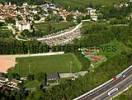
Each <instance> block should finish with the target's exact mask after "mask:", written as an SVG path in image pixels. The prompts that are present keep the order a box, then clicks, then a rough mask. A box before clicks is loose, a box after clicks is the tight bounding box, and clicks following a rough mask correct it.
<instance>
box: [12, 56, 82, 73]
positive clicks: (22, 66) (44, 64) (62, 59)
mask: <svg viewBox="0 0 132 100" xmlns="http://www.w3.org/2000/svg"><path fill="white" fill-rule="evenodd" d="M16 61H17V65H16V67H15V68H14V69H13V72H17V73H20V75H27V74H29V73H33V74H37V73H39V72H45V73H51V72H70V70H71V71H72V72H76V71H80V69H81V64H80V62H79V61H78V59H77V58H76V56H75V55H74V54H71V53H69V54H64V55H54V56H40V57H26V58H17V59H16Z"/></svg>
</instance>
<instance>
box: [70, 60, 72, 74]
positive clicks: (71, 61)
mask: <svg viewBox="0 0 132 100" xmlns="http://www.w3.org/2000/svg"><path fill="white" fill-rule="evenodd" d="M69 68H70V73H72V61H70V65H69Z"/></svg>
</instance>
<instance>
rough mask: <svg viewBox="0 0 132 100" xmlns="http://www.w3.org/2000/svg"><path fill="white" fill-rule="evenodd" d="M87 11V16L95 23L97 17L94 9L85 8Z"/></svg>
mask: <svg viewBox="0 0 132 100" xmlns="http://www.w3.org/2000/svg"><path fill="white" fill-rule="evenodd" d="M87 10H88V14H89V15H90V17H91V20H93V21H97V20H98V16H97V13H96V9H93V8H87Z"/></svg>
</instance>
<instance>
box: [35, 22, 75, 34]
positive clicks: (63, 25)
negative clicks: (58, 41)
mask: <svg viewBox="0 0 132 100" xmlns="http://www.w3.org/2000/svg"><path fill="white" fill-rule="evenodd" d="M49 25H51V33H54V32H58V31H61V30H64V29H67V28H69V27H71V26H74V25H75V24H74V23H73V22H59V23H55V22H52V24H50V22H49V23H48V22H45V23H37V24H35V25H34V26H35V28H36V30H38V31H39V32H42V33H43V35H47V34H50V33H49V31H48V30H49Z"/></svg>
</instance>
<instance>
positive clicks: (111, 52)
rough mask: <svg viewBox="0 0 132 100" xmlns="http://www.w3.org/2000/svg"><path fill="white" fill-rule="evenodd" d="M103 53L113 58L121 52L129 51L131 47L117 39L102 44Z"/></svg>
mask: <svg viewBox="0 0 132 100" xmlns="http://www.w3.org/2000/svg"><path fill="white" fill-rule="evenodd" d="M101 48H102V49H101V52H100V53H101V54H102V55H104V56H106V57H107V58H112V57H114V56H116V55H120V54H121V52H125V51H126V52H127V51H130V50H131V49H130V48H128V47H127V46H125V45H124V44H123V43H122V42H119V41H117V40H113V41H111V42H110V43H107V44H104V45H102V46H101Z"/></svg>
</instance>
